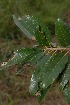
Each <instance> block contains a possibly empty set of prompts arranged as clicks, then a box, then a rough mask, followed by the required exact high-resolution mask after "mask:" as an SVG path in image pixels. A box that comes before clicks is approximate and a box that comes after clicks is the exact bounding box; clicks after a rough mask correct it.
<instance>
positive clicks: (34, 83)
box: [29, 55, 50, 95]
mask: <svg viewBox="0 0 70 105" xmlns="http://www.w3.org/2000/svg"><path fill="white" fill-rule="evenodd" d="M49 58H50V56H46V55H44V56H43V57H42V58H41V59H40V60H39V61H38V62H37V63H38V64H37V65H36V70H35V71H34V73H33V74H32V78H31V82H30V88H29V89H30V93H31V94H32V95H34V94H35V93H36V92H37V90H38V83H39V82H41V81H42V73H43V71H42V70H43V69H42V68H43V66H44V65H45V63H46V62H47V61H48V60H49ZM40 61H41V62H40ZM39 64H42V65H39Z"/></svg>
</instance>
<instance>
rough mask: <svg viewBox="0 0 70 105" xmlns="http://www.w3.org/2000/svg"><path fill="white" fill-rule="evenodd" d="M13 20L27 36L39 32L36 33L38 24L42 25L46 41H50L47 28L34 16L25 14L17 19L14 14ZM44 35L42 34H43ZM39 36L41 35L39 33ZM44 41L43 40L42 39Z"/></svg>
mask: <svg viewBox="0 0 70 105" xmlns="http://www.w3.org/2000/svg"><path fill="white" fill-rule="evenodd" d="M13 19H14V22H15V23H16V25H17V26H18V27H19V28H20V29H21V31H22V32H23V33H24V34H25V35H27V37H29V38H32V37H33V36H34V37H36V36H37V35H39V34H40V33H39V32H38V34H37V35H36V33H35V32H36V30H37V29H38V28H39V26H41V27H42V30H43V32H44V33H45V36H46V39H45V40H46V41H48V42H46V43H48V44H50V43H51V41H52V38H51V35H50V32H49V29H48V28H47V27H46V26H45V25H44V24H43V23H42V22H41V21H40V20H39V19H38V18H36V17H33V16H29V15H26V16H24V17H23V18H20V19H17V18H16V16H13ZM43 35H44V34H43ZM39 36H40V37H41V35H39ZM37 41H38V40H37ZM43 41H44V40H43Z"/></svg>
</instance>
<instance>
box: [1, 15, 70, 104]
mask: <svg viewBox="0 0 70 105" xmlns="http://www.w3.org/2000/svg"><path fill="white" fill-rule="evenodd" d="M13 18H14V21H15V23H16V25H17V26H18V27H19V28H20V29H21V31H22V32H23V33H24V34H25V35H26V36H27V37H29V38H30V39H32V38H34V39H35V41H36V42H37V46H36V47H34V48H23V49H20V50H18V51H16V52H15V54H14V57H13V58H12V59H10V60H9V61H8V62H5V64H2V65H1V70H2V69H4V68H6V67H9V66H12V65H14V64H21V63H22V64H26V63H29V64H32V65H34V66H35V71H34V72H33V74H32V77H31V81H30V87H29V91H30V93H31V95H36V96H37V98H38V100H39V101H41V100H42V99H43V98H44V96H45V94H46V92H47V91H48V90H49V88H51V87H52V85H53V84H54V86H55V85H56V84H57V83H58V82H59V83H60V88H61V90H62V91H63V94H64V96H65V97H66V100H67V101H68V102H70V90H69V80H70V48H69V46H70V30H69V28H68V27H67V26H66V24H65V23H64V22H63V21H62V20H61V19H59V20H57V22H56V25H55V31H56V36H57V40H58V41H59V44H60V45H61V46H62V47H61V46H60V45H59V47H57V46H56V48H54V46H53V44H54V43H53V42H52V38H51V35H50V32H49V29H48V28H47V27H46V26H45V25H44V24H43V23H42V22H41V21H39V19H37V18H36V17H33V16H29V15H27V16H24V17H23V18H19V20H18V19H17V18H16V17H15V16H13ZM60 28H61V29H60ZM56 44H57V43H56ZM63 46H64V47H66V48H63ZM66 65H67V66H66ZM60 75H61V76H60ZM59 76H60V78H59ZM58 78H59V79H58ZM57 79H58V81H57Z"/></svg>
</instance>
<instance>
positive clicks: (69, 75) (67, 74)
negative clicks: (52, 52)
mask: <svg viewBox="0 0 70 105" xmlns="http://www.w3.org/2000/svg"><path fill="white" fill-rule="evenodd" d="M69 80H70V56H69V58H68V66H67V68H66V70H65V73H64V75H63V78H62V82H61V86H60V88H61V89H63V88H64V87H65V86H66V84H67V83H68V82H69Z"/></svg>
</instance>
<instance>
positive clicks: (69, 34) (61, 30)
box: [55, 19, 70, 47]
mask: <svg viewBox="0 0 70 105" xmlns="http://www.w3.org/2000/svg"><path fill="white" fill-rule="evenodd" d="M55 35H56V37H57V39H58V41H59V43H60V45H61V46H63V47H66V46H68V45H70V28H69V27H68V26H67V25H66V23H64V22H63V21H62V20H61V19H58V20H57V21H56V24H55Z"/></svg>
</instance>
